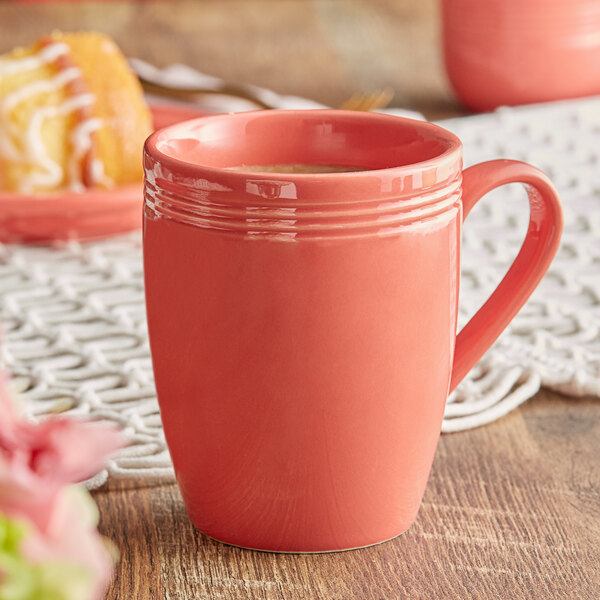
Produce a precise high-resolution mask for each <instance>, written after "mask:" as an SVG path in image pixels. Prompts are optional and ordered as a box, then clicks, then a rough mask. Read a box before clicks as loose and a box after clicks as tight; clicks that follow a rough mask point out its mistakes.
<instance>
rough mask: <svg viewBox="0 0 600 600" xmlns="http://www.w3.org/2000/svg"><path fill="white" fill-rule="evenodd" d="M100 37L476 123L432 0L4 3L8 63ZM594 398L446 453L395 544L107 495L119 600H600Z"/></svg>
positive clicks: (519, 419)
mask: <svg viewBox="0 0 600 600" xmlns="http://www.w3.org/2000/svg"><path fill="white" fill-rule="evenodd" d="M55 27H56V28H61V29H64V30H74V29H96V30H100V31H105V32H107V33H109V34H110V35H112V36H113V37H114V38H115V39H116V40H117V41H118V43H119V44H120V45H121V47H122V48H123V49H124V51H125V52H126V53H127V54H128V55H131V56H139V57H141V58H145V59H147V60H149V61H152V62H154V63H156V64H157V65H161V66H162V65H167V64H170V63H172V62H177V61H179V62H185V63H188V64H190V65H192V66H194V67H197V68H198V69H200V70H202V71H205V72H207V73H212V74H215V75H219V76H222V77H225V78H228V79H230V80H232V81H246V82H249V83H255V84H258V85H263V86H266V87H270V88H273V89H275V90H277V91H279V92H282V93H292V94H298V95H303V96H307V97H311V98H314V99H315V100H318V101H320V102H323V103H325V104H328V105H332V106H333V105H337V104H339V103H341V102H342V101H343V100H344V99H346V98H347V97H348V96H349V95H350V94H351V93H352V92H355V91H357V90H370V89H373V88H378V87H383V86H386V85H390V86H392V87H393V88H394V89H395V90H396V96H395V100H394V105H396V106H404V107H406V108H413V109H417V110H420V111H422V112H424V113H425V115H426V116H427V117H429V118H441V117H444V116H452V115H458V114H464V109H462V108H461V107H460V106H459V105H458V104H457V103H456V102H455V101H454V100H453V99H452V95H451V92H450V90H449V88H448V86H447V83H446V81H445V79H444V76H443V71H442V65H441V59H440V56H439V41H438V34H437V5H436V3H435V2H434V0H422V1H419V0H396V1H393V0H371V1H369V0H362V1H360V0H355V1H353V0H321V1H318V0H315V1H301V0H279V1H276V0H204V1H197V2H164V3H140V4H135V3H129V2H109V3H78V4H77V3H66V4H44V5H28V4H25V5H17V4H11V3H6V2H0V52H2V51H5V50H8V49H10V48H11V47H13V46H14V45H17V44H21V43H28V42H30V41H31V40H33V39H34V38H35V37H36V36H38V35H40V34H43V33H46V32H47V31H49V30H51V29H52V28H55ZM599 458H600V403H599V402H598V401H597V400H594V399H591V398H589V399H571V398H564V397H561V396H560V395H558V394H554V393H550V392H546V391H545V392H541V393H539V394H538V395H537V396H536V397H535V398H534V399H533V400H532V401H530V402H528V403H527V404H526V405H525V406H523V407H522V408H520V409H518V410H516V411H514V412H513V413H511V414H510V415H509V416H508V417H505V418H504V419H502V420H501V421H498V422H496V423H494V424H492V425H489V426H487V427H482V428H480V429H476V430H473V431H468V432H464V433H458V434H453V435H444V436H442V439H441V441H440V444H439V447H438V452H437V455H436V459H435V462H434V465H433V470H432V473H431V479H430V482H429V485H428V488H427V491H426V493H425V498H424V500H423V506H422V509H421V512H420V514H419V517H418V519H417V521H416V523H415V524H414V525H413V527H412V528H411V529H410V530H409V531H408V532H406V533H405V534H404V535H402V536H401V537H399V538H396V539H395V540H393V541H391V542H388V543H385V544H382V545H379V546H375V547H372V548H368V549H365V550H358V551H351V552H346V553H338V554H326V555H312V556H311V555H300V556H298V555H276V554H267V553H258V552H250V551H245V550H240V549H237V548H231V547H228V546H224V545H222V544H218V543H216V542H213V541H211V540H209V539H206V538H205V537H203V536H202V535H201V534H199V533H198V532H197V531H195V530H194V528H193V527H192V525H191V524H190V523H189V521H188V519H187V516H186V514H185V510H184V507H183V504H182V501H181V498H180V495H179V492H178V490H177V488H176V487H175V486H163V487H148V488H143V487H132V486H129V487H121V486H119V485H118V484H114V483H113V484H111V485H110V487H109V489H107V490H103V491H99V492H96V493H95V497H96V500H97V502H98V504H99V506H100V511H101V528H102V531H103V533H104V534H105V535H107V536H108V537H110V538H112V539H113V540H114V541H115V542H116V544H117V545H118V547H119V548H120V551H121V561H120V563H119V565H118V568H117V574H116V578H115V581H114V583H113V585H112V588H111V590H110V593H109V596H108V597H109V598H110V599H119V600H126V599H130V598H135V599H136V600H144V599H163V598H165V599H169V600H171V599H172V600H192V599H194V600H196V599H217V598H224V599H227V600H241V599H246V598H247V599H253V600H254V599H256V600H258V599H264V600H267V599H268V600H275V599H285V600H384V599H385V600H393V599H399V598H411V599H421V598H422V599H427V600H432V599H434V598H439V599H451V598H457V599H467V598H469V599H486V600H488V599H492V598H514V599H519V600H521V599H523V600H525V599H527V600H529V599H536V600H540V599H549V598H552V599H554V598H577V599H578V600H587V599H589V600H597V599H598V598H599V597H600V568H599V566H598V565H599V564H600V468H599Z"/></svg>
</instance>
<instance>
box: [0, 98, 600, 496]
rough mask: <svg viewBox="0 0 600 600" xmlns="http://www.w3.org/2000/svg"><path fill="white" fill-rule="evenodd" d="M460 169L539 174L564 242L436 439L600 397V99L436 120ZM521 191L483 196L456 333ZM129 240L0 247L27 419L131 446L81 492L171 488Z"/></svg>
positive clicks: (489, 282)
mask: <svg viewBox="0 0 600 600" xmlns="http://www.w3.org/2000/svg"><path fill="white" fill-rule="evenodd" d="M442 125H444V126H445V127H447V128H449V129H451V130H452V131H455V132H456V133H457V134H458V135H459V136H460V137H461V138H462V139H463V141H464V144H465V162H466V164H472V163H475V162H479V161H482V160H487V159H490V158H497V157H510V158H517V159H522V160H526V161H528V162H531V163H533V164H535V165H537V166H539V167H541V168H542V169H543V170H545V171H546V172H547V173H548V174H549V175H550V176H551V177H552V179H553V180H554V182H555V183H556V185H557V187H558V189H559V191H560V192H561V195H562V199H563V203H564V207H565V233H564V237H563V242H562V246H561V249H560V252H559V255H558V257H557V259H556V260H555V262H554V263H553V265H552V267H551V270H550V272H549V274H548V276H547V277H546V278H545V280H544V281H543V282H542V285H541V286H540V287H539V288H538V290H537V291H536V292H535V294H534V295H533V297H532V298H531V300H530V301H529V302H528V304H527V305H526V306H525V307H524V309H523V310H522V311H521V312H520V314H519V315H518V316H517V317H516V318H515V320H514V321H513V323H512V324H511V326H510V327H509V328H508V329H507V331H506V332H505V333H504V334H503V335H502V337H501V338H500V339H499V340H498V342H497V343H496V344H495V345H494V347H493V348H492V349H491V350H490V351H489V352H488V353H487V354H486V356H485V357H484V358H483V359H482V360H481V361H480V363H479V364H478V365H477V367H476V368H475V369H473V371H472V372H471V373H470V374H469V376H468V377H467V378H466V380H465V381H464V382H463V383H462V384H461V385H460V386H459V388H458V389H457V391H456V392H455V393H454V394H453V395H452V397H451V398H450V399H449V402H448V406H447V410H446V415H445V419H444V425H443V431H446V432H448V431H459V430H462V429H468V428H471V427H475V426H478V425H482V424H484V423H489V422H491V421H493V420H495V419H498V418H499V417H501V416H503V415H504V414H506V413H507V412H509V411H510V410H512V409H514V408H515V407H516V406H518V405H519V404H521V403H522V402H524V401H525V400H526V399H528V398H530V397H531V396H533V395H534V394H535V393H536V392H537V391H538V390H539V388H540V386H541V385H545V386H548V387H550V388H552V389H555V390H559V391H561V392H563V393H566V394H570V395H586V394H591V395H596V396H598V395H600V333H599V331H600V98H593V99H586V100H578V101H570V102H563V103H556V104H550V105H544V106H533V107H523V108H516V109H503V110H500V111H498V112H496V113H494V114H489V115H481V116H476V117H467V118H461V119H453V120H450V121H445V122H443V123H442ZM527 213H528V211H527V202H526V199H525V196H524V192H523V191H522V188H521V187H520V186H507V187H504V188H502V189H501V190H497V191H495V192H493V193H491V194H489V196H488V197H486V198H485V199H484V200H483V201H482V202H481V203H480V204H479V205H478V206H477V207H476V208H475V209H474V210H473V212H472V213H471V215H470V216H469V218H468V219H467V221H466V224H465V227H464V235H463V249H462V280H461V301H460V303H461V312H460V321H461V323H464V322H466V319H467V317H468V316H469V315H470V314H472V313H473V312H474V311H475V310H476V308H477V307H478V306H479V305H480V304H481V303H482V302H483V301H484V300H485V298H486V297H487V296H489V294H490V293H491V292H492V290H493V289H494V287H495V285H496V284H497V282H498V281H499V280H500V278H501V277H502V275H503V273H504V272H505V271H506V268H507V266H508V265H509V264H510V262H511V260H512V258H513V257H514V256H515V255H516V253H517V250H518V248H519V246H520V244H521V241H522V239H523V235H524V232H525V228H526V224H527V219H528V214H527ZM143 296H144V293H143V279H142V260H141V239H140V234H139V233H134V234H130V235H127V236H123V237H120V238H116V239H112V240H105V241H101V242H95V243H88V244H78V243H69V244H63V245H59V246H56V247H53V248H40V247H37V248H36V247H25V246H1V245H0V320H1V321H2V327H3V331H4V334H3V341H4V343H3V347H2V353H3V360H4V363H5V366H6V368H7V369H8V370H9V371H10V372H12V373H13V375H14V377H15V380H14V385H15V387H16V389H17V390H19V391H20V392H22V394H23V398H24V400H25V403H24V404H25V407H26V412H27V413H28V414H29V415H31V416H32V417H38V416H42V415H44V414H48V413H52V412H56V411H66V412H68V413H72V414H77V415H85V416H89V417H92V418H103V419H109V420H111V421H114V422H116V423H118V424H120V425H121V426H122V427H123V428H124V429H125V431H126V432H127V434H128V435H129V437H130V439H131V440H132V444H131V445H130V446H129V447H128V448H126V449H125V450H123V451H122V452H121V453H120V454H119V455H118V456H117V457H116V458H115V459H114V460H112V461H111V462H110V464H109V466H108V469H107V471H105V472H104V473H101V474H100V475H99V476H98V477H96V478H95V479H94V481H92V482H90V486H95V485H99V484H101V483H102V482H103V481H104V480H105V479H106V477H107V476H108V475H109V474H110V476H112V477H116V478H121V479H132V480H133V479H137V480H139V479H140V478H143V479H144V480H155V481H156V480H158V481H172V480H173V472H172V467H171V462H170V459H169V456H168V452H167V449H166V446H165V442H164V437H163V431H162V428H161V423H160V418H159V412H158V406H157V402H156V397H155V391H154V385H153V377H152V367H151V362H150V356H149V349H148V340H147V333H146V324H145V314H144V297H143Z"/></svg>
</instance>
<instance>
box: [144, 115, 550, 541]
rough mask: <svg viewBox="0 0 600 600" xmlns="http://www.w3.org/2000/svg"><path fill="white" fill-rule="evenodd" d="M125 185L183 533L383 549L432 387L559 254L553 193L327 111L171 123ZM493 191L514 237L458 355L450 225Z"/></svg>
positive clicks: (446, 136)
mask: <svg viewBox="0 0 600 600" xmlns="http://www.w3.org/2000/svg"><path fill="white" fill-rule="evenodd" d="M255 165H288V166H289V165H309V167H308V168H305V169H304V170H314V171H319V170H321V169H320V168H319V166H323V165H326V166H331V165H333V166H343V167H347V168H352V169H358V170H353V171H350V172H331V173H329V172H328V173H322V172H321V173H298V172H291V173H289V172H265V171H264V167H254V168H251V167H253V166H255ZM310 165H313V166H314V165H317V166H316V167H310ZM144 169H145V177H146V184H145V208H144V264H145V277H146V300H147V311H148V324H149V331H150V343H151V349H152V359H153V364H154V371H155V377H156V386H157V391H158V399H159V402H160V409H161V414H162V419H163V423H164V428H165V433H166V437H167V442H168V444H169V448H170V451H171V455H172V458H173V463H174V466H175V472H176V475H177V480H178V483H179V486H180V488H181V493H182V495H183V498H184V501H185V504H186V507H187V510H188V512H189V515H190V517H191V519H192V521H193V522H194V524H195V525H196V526H197V527H198V529H199V530H200V531H202V532H204V533H205V534H206V535H208V536H210V537H212V538H215V539H217V540H220V541H223V542H226V543H228V544H234V545H237V546H243V547H246V548H254V549H260V550H271V551H287V552H323V551H332V550H342V549H349V548H357V547H361V546H368V545H370V544H374V543H377V542H382V541H385V540H388V539H390V538H393V537H394V536H397V535H398V534H400V533H402V532H403V531H404V530H405V529H407V528H408V527H409V526H410V525H411V523H412V522H413V521H414V519H415V517H416V515H417V511H418V508H419V504H420V502H421V498H422V495H423V492H424V489H425V484H426V482H427V478H428V475H429V471H430V468H431V464H432V461H433V456H434V452H435V448H436V444H437V441H438V438H439V434H440V427H441V422H442V416H443V413H444V405H445V402H446V397H447V395H448V391H449V390H450V389H452V388H453V387H454V386H456V384H457V383H458V382H459V381H460V380H461V379H462V378H463V377H464V375H465V374H466V373H467V372H468V371H469V369H470V368H471V367H472V366H473V365H474V364H475V362H476V361H477V360H478V359H479V358H480V357H481V355H482V354H483V353H484V352H485V350H486V349H487V348H488V347H489V346H490V345H491V344H492V342H493V341H494V340H495V339H496V338H497V336H498V335H499V334H500V332H501V331H502V330H503V329H504V327H505V326H506V325H507V324H508V322H509V321H510V319H511V318H512V317H513V316H514V315H515V313H516V312H517V311H518V310H519V308H520V307H521V306H522V305H523V303H524V302H525V300H526V299H527V297H528V296H529V295H530V293H531V292H532V291H533V289H534V288H535V286H536V285H537V283H538V282H539V281H540V279H541V278H542V276H543V275H544V273H545V271H546V270H547V268H548V266H549V264H550V262H551V260H552V257H553V256H554V254H555V252H556V249H557V246H558V243H559V237H560V232H561V223H562V220H561V209H560V204H559V200H558V198H557V195H556V192H555V190H554V188H553V187H552V184H551V183H550V181H549V180H548V179H547V178H546V177H545V176H544V175H543V174H542V173H541V172H540V171H538V170H537V169H535V168H534V167H532V166H529V165H526V164H523V163H519V162H514V161H507V160H498V161H492V162H488V163H482V164H479V165H477V166H475V167H471V168H469V169H467V170H465V171H464V172H461V171H462V148H461V143H460V141H459V139H458V138H456V137H455V136H454V135H453V134H452V133H450V132H448V131H445V130H444V129H442V128H440V127H437V126H435V125H432V124H429V123H425V122H420V121H412V120H408V119H401V118H398V117H391V116H385V115H377V114H369V113H359V112H344V111H327V110H323V111H322V110H317V111H262V112H256V113H240V114H235V115H222V116H214V117H208V118H203V119H196V120H193V121H188V122H185V123H182V124H178V125H174V126H171V127H168V128H166V129H163V130H160V131H158V132H157V133H155V134H153V135H152V136H151V137H150V138H149V139H148V141H147V142H146V148H145V156H144ZM261 169H263V170H261ZM276 169H279V170H280V171H283V170H285V169H284V168H279V167H276ZM288 170H292V171H293V170H294V168H293V167H292V168H289V167H288ZM510 182H522V183H524V184H525V185H526V187H527V190H528V193H529V204H530V213H531V219H530V226H529V230H528V233H527V236H526V239H525V241H524V244H523V247H522V249H521V252H520V254H519V255H518V257H517V259H516V260H515V262H514V264H513V265H512V267H511V269H510V271H509V272H508V274H507V275H506V277H505V278H504V280H503V281H502V283H501V284H500V285H499V287H498V288H497V289H496V291H495V292H494V294H493V295H492V296H491V298H490V299H489V300H488V301H487V303H486V304H485V305H484V306H483V308H482V309H481V310H480V311H479V312H478V313H477V314H476V315H475V316H474V317H473V319H472V320H471V322H470V323H469V324H468V325H467V326H466V327H465V328H464V329H463V330H462V331H461V332H460V334H459V335H458V337H456V316H457V303H458V281H459V251H460V234H461V226H462V221H463V219H464V217H465V216H466V215H467V214H468V212H469V210H470V209H471V208H472V207H473V205H474V204H475V203H476V202H477V200H478V199H479V198H480V197H481V196H483V195H484V194H485V193H487V192H488V191H490V190H491V189H492V188H495V187H497V186H499V185H503V184H505V183H510ZM455 342H456V343H455Z"/></svg>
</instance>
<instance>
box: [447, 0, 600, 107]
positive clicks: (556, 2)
mask: <svg viewBox="0 0 600 600" xmlns="http://www.w3.org/2000/svg"><path fill="white" fill-rule="evenodd" d="M442 23H443V33H444V36H443V37H444V58H445V63H446V71H447V73H448V77H449V79H450V82H451V83H452V86H453V87H454V89H455V91H456V93H457V94H458V96H459V97H460V99H461V100H462V101H463V102H464V103H465V104H466V105H467V106H470V107H471V108H474V109H477V110H490V109H493V108H495V107H497V106H500V105H502V104H509V105H514V104H527V103H530V102H545V101H549V100H558V99H561V98H574V97H577V96H589V95H592V94H600V0H442Z"/></svg>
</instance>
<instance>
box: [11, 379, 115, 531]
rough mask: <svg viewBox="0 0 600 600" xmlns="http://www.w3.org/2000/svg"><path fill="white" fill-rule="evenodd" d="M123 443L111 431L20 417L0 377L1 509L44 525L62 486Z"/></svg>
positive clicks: (88, 473)
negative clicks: (31, 421) (30, 420)
mask: <svg viewBox="0 0 600 600" xmlns="http://www.w3.org/2000/svg"><path fill="white" fill-rule="evenodd" d="M123 444H124V440H123V437H122V436H121V434H120V433H119V432H118V431H117V430H116V428H115V427H113V426H110V425H106V424H104V423H97V422H84V421H78V420H75V419H69V418H61V417H56V418H51V419H48V420H46V421H43V422H41V423H30V422H28V421H25V420H24V419H22V418H20V417H19V416H18V414H17V412H16V410H15V407H14V405H13V403H12V400H11V398H10V396H9V393H8V388H7V385H6V379H5V378H4V377H3V376H2V375H1V374H0V510H2V511H3V512H5V514H14V515H22V516H24V517H26V518H28V519H30V520H31V521H33V522H34V523H35V524H36V525H37V526H38V527H40V528H42V529H43V528H44V527H45V526H46V525H47V521H48V518H49V515H50V513H51V510H52V506H51V505H52V501H53V499H54V497H55V495H56V494H57V492H58V491H59V490H60V489H61V488H62V487H63V486H65V485H67V484H70V483H77V482H80V481H83V480H84V479H87V478H88V477H91V476H92V475H95V474H96V473H97V472H98V471H100V469H102V466H103V465H104V463H105V461H106V459H107V458H108V456H109V455H110V454H111V453H112V452H114V451H115V450H116V449H118V448H119V447H121V446H123Z"/></svg>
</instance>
